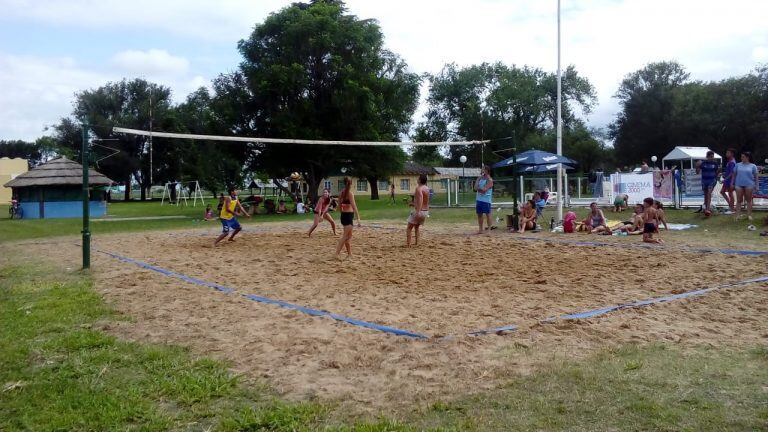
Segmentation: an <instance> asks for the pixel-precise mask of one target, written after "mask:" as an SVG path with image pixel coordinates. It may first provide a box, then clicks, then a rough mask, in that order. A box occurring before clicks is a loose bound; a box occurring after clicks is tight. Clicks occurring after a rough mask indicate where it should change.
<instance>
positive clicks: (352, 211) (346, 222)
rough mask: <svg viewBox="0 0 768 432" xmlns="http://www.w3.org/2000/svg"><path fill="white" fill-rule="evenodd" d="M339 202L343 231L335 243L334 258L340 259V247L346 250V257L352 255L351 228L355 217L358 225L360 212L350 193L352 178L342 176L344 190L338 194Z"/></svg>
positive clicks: (352, 194)
mask: <svg viewBox="0 0 768 432" xmlns="http://www.w3.org/2000/svg"><path fill="white" fill-rule="evenodd" d="M339 204H340V206H341V225H342V227H343V229H344V231H343V232H342V234H341V238H340V239H339V243H338V244H337V245H336V258H338V259H341V249H342V248H345V249H346V251H347V258H349V257H351V256H352V245H351V243H350V241H351V240H352V228H353V226H354V220H355V219H357V226H360V212H358V211H357V203H355V194H354V193H352V180H351V179H350V178H349V177H344V190H342V191H341V193H340V194H339Z"/></svg>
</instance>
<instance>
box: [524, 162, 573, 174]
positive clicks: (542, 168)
mask: <svg viewBox="0 0 768 432" xmlns="http://www.w3.org/2000/svg"><path fill="white" fill-rule="evenodd" d="M563 169H564V170H566V171H568V170H572V169H573V167H572V166H570V165H565V164H563ZM551 171H557V164H547V165H522V166H521V167H520V168H519V169H518V170H517V172H518V173H520V174H525V173H543V172H551Z"/></svg>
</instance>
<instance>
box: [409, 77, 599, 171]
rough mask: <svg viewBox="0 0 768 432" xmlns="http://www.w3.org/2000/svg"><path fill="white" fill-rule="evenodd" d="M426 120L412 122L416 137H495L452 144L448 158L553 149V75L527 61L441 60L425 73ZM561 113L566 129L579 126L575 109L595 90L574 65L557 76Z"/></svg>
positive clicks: (586, 105)
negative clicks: (481, 143)
mask: <svg viewBox="0 0 768 432" xmlns="http://www.w3.org/2000/svg"><path fill="white" fill-rule="evenodd" d="M429 82H430V87H429V97H428V98H427V104H428V110H427V113H426V120H425V121H424V122H422V123H420V124H419V125H418V126H417V128H416V135H415V136H416V138H417V139H419V140H439V141H453V140H456V141H458V140H473V139H475V140H479V139H500V138H507V137H509V138H510V139H509V140H500V141H496V142H492V143H490V144H489V145H487V146H486V149H485V152H486V153H485V155H481V154H480V152H481V151H482V149H481V148H480V147H479V146H472V147H466V148H465V147H451V148H450V149H448V154H449V158H450V160H451V162H452V163H453V164H457V161H458V158H459V156H461V155H465V156H467V158H468V163H469V164H471V165H479V164H480V161H481V158H483V159H484V160H485V161H491V162H492V161H496V160H499V159H500V157H499V156H498V155H496V154H494V153H493V152H494V151H497V150H501V149H503V148H506V147H510V146H512V145H514V146H515V147H516V148H517V150H518V151H522V150H527V149H530V148H541V149H545V150H554V147H555V141H554V139H551V138H552V136H551V134H550V133H549V132H551V131H552V130H553V128H554V125H555V124H556V119H557V77H556V75H555V74H553V73H548V72H545V71H543V70H541V69H537V68H530V67H527V66H524V67H517V66H514V65H513V66H507V65H505V64H503V63H495V64H489V63H483V64H480V65H474V66H469V67H465V68H459V67H458V66H456V65H455V64H449V65H446V66H445V68H443V70H442V71H441V72H440V73H439V74H437V75H430V76H429ZM562 84H563V85H562V94H563V110H562V118H563V125H564V131H565V133H566V134H568V133H569V131H570V130H572V129H574V128H576V127H580V126H581V125H582V124H581V123H580V122H579V120H578V117H577V115H576V111H577V110H580V111H581V112H584V113H589V112H590V110H591V109H592V106H593V104H594V102H595V99H596V97H595V91H594V88H593V87H592V85H591V84H590V83H589V81H588V80H587V79H586V78H584V77H581V76H580V75H579V74H578V73H577V72H576V70H575V68H574V67H573V66H570V67H568V68H567V69H566V70H565V71H564V74H563V78H562ZM434 156H435V154H434V151H432V152H430V151H427V150H423V151H420V154H419V157H421V158H426V159H430V158H434Z"/></svg>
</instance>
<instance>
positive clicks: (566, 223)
mask: <svg viewBox="0 0 768 432" xmlns="http://www.w3.org/2000/svg"><path fill="white" fill-rule="evenodd" d="M576 218H577V216H576V213H575V212H572V211H569V212H568V213H566V214H565V218H563V232H564V233H566V234H573V232H574V228H575V227H576Z"/></svg>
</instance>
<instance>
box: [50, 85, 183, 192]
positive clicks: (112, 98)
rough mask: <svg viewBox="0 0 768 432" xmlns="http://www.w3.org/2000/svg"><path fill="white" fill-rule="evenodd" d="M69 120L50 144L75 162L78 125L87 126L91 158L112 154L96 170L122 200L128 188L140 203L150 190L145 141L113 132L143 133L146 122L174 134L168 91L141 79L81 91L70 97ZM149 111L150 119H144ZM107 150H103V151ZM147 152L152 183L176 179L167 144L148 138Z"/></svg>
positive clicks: (172, 155)
mask: <svg viewBox="0 0 768 432" xmlns="http://www.w3.org/2000/svg"><path fill="white" fill-rule="evenodd" d="M74 105H75V108H74V111H73V113H72V118H65V119H62V121H61V122H60V123H59V124H58V125H56V126H54V127H53V130H54V139H55V140H56V141H57V144H58V146H59V147H60V148H61V151H62V152H63V153H67V154H70V155H73V156H75V157H77V158H78V159H81V157H80V143H81V141H82V138H81V136H82V135H81V132H80V130H81V129H80V128H81V126H80V124H81V123H82V122H83V121H87V122H88V124H89V125H90V128H91V132H92V138H95V140H96V141H95V144H96V146H95V147H94V158H93V160H98V159H99V158H100V157H101V156H107V155H109V154H110V153H111V152H112V151H113V149H114V150H117V151H118V153H117V154H115V155H113V156H110V157H107V158H105V159H103V160H100V161H99V162H98V169H99V170H100V171H101V172H103V173H104V174H105V175H107V176H108V177H110V178H112V179H115V180H120V181H123V182H125V185H126V188H125V190H126V192H125V199H126V200H128V199H130V190H131V183H132V181H133V180H135V181H136V182H137V183H139V185H140V187H141V198H142V199H145V198H146V194H145V192H146V190H147V189H148V188H149V186H150V178H151V176H150V172H149V171H150V153H149V138H148V137H143V136H126V135H117V136H113V135H112V127H113V126H122V127H129V128H137V129H144V130H148V129H149V127H150V118H151V119H152V120H153V128H154V129H158V130H175V129H176V128H177V124H176V119H175V117H174V115H173V110H172V107H171V90H170V89H169V88H167V87H164V86H160V85H157V84H152V83H149V82H147V81H146V80H143V79H134V80H131V81H128V80H125V79H123V80H122V81H119V82H115V83H107V84H106V85H104V86H102V87H99V88H97V89H94V90H85V91H82V92H80V93H78V94H77V95H76V96H75V103H74ZM150 106H151V111H152V115H151V116H150ZM107 147H108V148H107ZM153 147H154V148H153V152H152V158H153V160H152V162H153V163H152V165H153V167H152V169H153V172H152V174H153V176H155V178H156V179H157V180H160V181H164V180H167V179H173V178H178V176H180V172H179V166H178V163H177V162H176V156H177V153H176V152H174V149H175V144H174V143H172V142H171V141H170V140H168V139H163V138H154V139H153Z"/></svg>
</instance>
